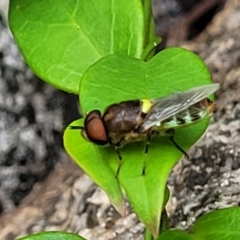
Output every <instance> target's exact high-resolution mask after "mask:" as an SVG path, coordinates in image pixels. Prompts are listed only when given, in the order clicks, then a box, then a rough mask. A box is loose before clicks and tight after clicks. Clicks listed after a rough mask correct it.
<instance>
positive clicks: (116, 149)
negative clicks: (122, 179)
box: [113, 143, 122, 178]
mask: <svg viewBox="0 0 240 240" xmlns="http://www.w3.org/2000/svg"><path fill="white" fill-rule="evenodd" d="M113 145H114V150H115V151H116V153H117V156H118V159H119V164H118V168H117V171H116V174H115V178H117V177H118V174H119V172H120V169H121V166H122V156H121V154H120V152H119V147H121V144H120V143H117V144H113Z"/></svg>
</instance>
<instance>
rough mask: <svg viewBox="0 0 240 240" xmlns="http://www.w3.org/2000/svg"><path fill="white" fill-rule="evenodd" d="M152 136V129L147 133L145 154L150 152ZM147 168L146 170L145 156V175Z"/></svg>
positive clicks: (143, 172)
mask: <svg viewBox="0 0 240 240" xmlns="http://www.w3.org/2000/svg"><path fill="white" fill-rule="evenodd" d="M151 136H152V133H151V131H149V132H148V134H147V142H146V147H145V156H146V154H147V153H148V149H149V145H150V140H151ZM145 170H146V158H144V162H143V169H142V176H144V175H145Z"/></svg>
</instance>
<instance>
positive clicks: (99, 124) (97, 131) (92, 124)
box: [83, 110, 108, 145]
mask: <svg viewBox="0 0 240 240" xmlns="http://www.w3.org/2000/svg"><path fill="white" fill-rule="evenodd" d="M83 136H85V137H87V138H88V140H90V141H91V142H93V143H95V144H98V145H106V144H107V143H108V138H107V132H106V129H105V126H104V123H103V120H102V118H101V113H100V111H98V110H93V111H91V112H90V113H88V114H87V116H86V119H85V122H84V132H83Z"/></svg>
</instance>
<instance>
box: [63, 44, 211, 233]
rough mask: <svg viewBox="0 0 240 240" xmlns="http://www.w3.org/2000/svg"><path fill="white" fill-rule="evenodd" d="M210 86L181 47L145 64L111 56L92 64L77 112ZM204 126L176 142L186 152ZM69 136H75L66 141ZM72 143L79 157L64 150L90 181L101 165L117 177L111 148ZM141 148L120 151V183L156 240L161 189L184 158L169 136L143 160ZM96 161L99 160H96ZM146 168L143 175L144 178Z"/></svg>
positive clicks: (191, 128) (177, 136)
mask: <svg viewBox="0 0 240 240" xmlns="http://www.w3.org/2000/svg"><path fill="white" fill-rule="evenodd" d="M210 82H211V79H210V75H209V72H208V70H207V68H206V66H205V65H204V63H203V62H202V61H201V60H200V59H199V57H198V56H196V55H195V54H193V53H191V52H189V51H187V50H184V49H181V48H171V49H167V50H164V51H162V52H160V53H159V54H158V55H156V56H155V57H154V58H152V59H151V61H149V62H143V61H141V60H138V59H135V58H133V57H129V56H125V55H109V56H107V57H104V58H103V59H101V60H99V61H98V62H96V63H95V64H94V65H93V66H91V67H90V68H89V69H88V70H87V71H86V72H85V74H84V75H83V77H82V79H81V86H80V100H81V107H82V110H83V112H84V113H85V112H88V111H90V110H93V109H99V110H101V111H103V110H104V109H105V107H106V106H108V105H109V104H112V103H117V102H120V101H123V100H130V99H142V98H157V97H160V96H164V95H168V94H171V93H174V92H176V91H182V90H188V89H190V88H193V87H196V86H199V85H204V84H209V83H210ZM71 125H74V124H71ZM207 125H208V120H206V119H205V120H203V121H202V122H200V123H198V124H195V125H192V126H189V127H186V128H182V129H179V130H177V131H176V134H175V137H174V138H175V141H176V142H177V143H178V144H179V145H180V146H181V147H182V148H183V149H185V150H187V149H188V148H190V147H191V146H192V145H193V144H194V143H195V142H196V141H197V140H198V139H199V138H200V137H201V135H202V134H203V132H204V130H205V129H206V127H207ZM67 131H69V130H67ZM72 136H74V133H73V131H72V133H69V135H68V139H65V142H66V140H69V139H70V138H71V137H72ZM74 141H76V142H74V143H73V144H75V147H76V146H77V147H78V148H79V151H78V154H76V155H75V153H71V152H70V151H69V150H70V149H68V148H67V151H68V152H69V153H70V154H71V155H72V156H73V155H74V159H75V161H77V162H78V163H79V165H81V166H83V165H84V166H85V168H84V170H85V171H86V172H87V173H88V174H89V175H90V176H94V177H95V178H96V175H97V174H99V173H98V172H97V171H96V170H95V169H93V168H92V169H91V166H92V165H94V163H95V164H96V165H98V166H99V167H100V165H101V168H102V167H103V166H105V165H106V164H107V165H109V167H110V168H111V169H112V171H107V172H106V174H105V176H107V175H109V174H111V175H112V177H114V176H115V174H116V171H117V168H118V165H119V160H118V156H117V154H116V153H115V151H114V149H113V148H111V147H105V148H102V147H99V146H96V145H93V144H92V145H91V143H88V144H89V147H88V149H86V148H85V147H82V144H83V142H84V140H83V139H81V137H79V139H78V140H77V139H75V140H74ZM72 142H73V141H72ZM85 144H87V143H85ZM145 144H146V143H145V142H144V141H142V142H136V143H130V144H128V145H126V146H125V147H123V148H122V149H120V153H121V156H122V159H123V160H122V165H121V170H120V173H119V176H118V179H119V181H120V184H121V186H122V187H123V188H124V190H125V191H126V193H127V196H128V198H129V200H130V202H131V204H132V206H133V208H134V209H135V211H136V213H137V214H138V216H139V218H140V219H141V220H142V221H143V223H144V224H145V225H146V226H147V227H148V229H149V230H150V231H151V232H152V234H153V235H154V236H157V235H158V228H159V222H160V216H161V211H162V209H163V207H164V206H163V201H164V191H165V184H166V181H167V178H168V175H169V172H170V171H171V169H172V167H173V166H174V165H175V163H176V162H177V161H178V160H179V159H180V158H181V157H182V153H181V152H180V151H179V150H178V149H176V147H174V146H173V144H172V143H171V142H170V141H169V137H160V136H156V137H153V139H152V140H151V143H150V147H149V151H148V154H147V155H146V154H144V150H145ZM65 145H66V144H65ZM83 146H86V145H83ZM90 146H91V147H90ZM84 151H89V152H91V153H90V154H91V155H92V157H91V158H89V159H86V158H83V157H82V156H85V155H86V153H85V152H84ZM99 157H100V158H101V159H100V161H99V160H96V159H98V158H99ZM89 162H91V166H90V164H89ZM144 163H146V174H145V175H144V176H143V175H142V170H143V165H144ZM101 175H102V177H99V180H100V178H102V179H101V181H99V182H97V183H98V184H99V185H101V186H102V185H103V182H104V184H106V181H105V179H103V175H104V173H101ZM108 177H109V176H108ZM107 184H112V183H111V182H108V183H107ZM114 184H115V183H114ZM105 189H106V187H105Z"/></svg>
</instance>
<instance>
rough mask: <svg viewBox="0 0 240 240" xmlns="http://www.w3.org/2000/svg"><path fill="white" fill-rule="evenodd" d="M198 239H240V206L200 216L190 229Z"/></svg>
mask: <svg viewBox="0 0 240 240" xmlns="http://www.w3.org/2000/svg"><path fill="white" fill-rule="evenodd" d="M190 232H191V233H192V234H193V235H194V236H196V237H197V239H201V240H209V239H217V240H236V239H240V208H239V207H231V208H225V209H221V210H216V211H213V212H210V213H208V214H206V215H204V216H202V217H200V218H199V219H198V220H197V221H196V223H195V224H194V226H193V227H192V228H191V231H190Z"/></svg>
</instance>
